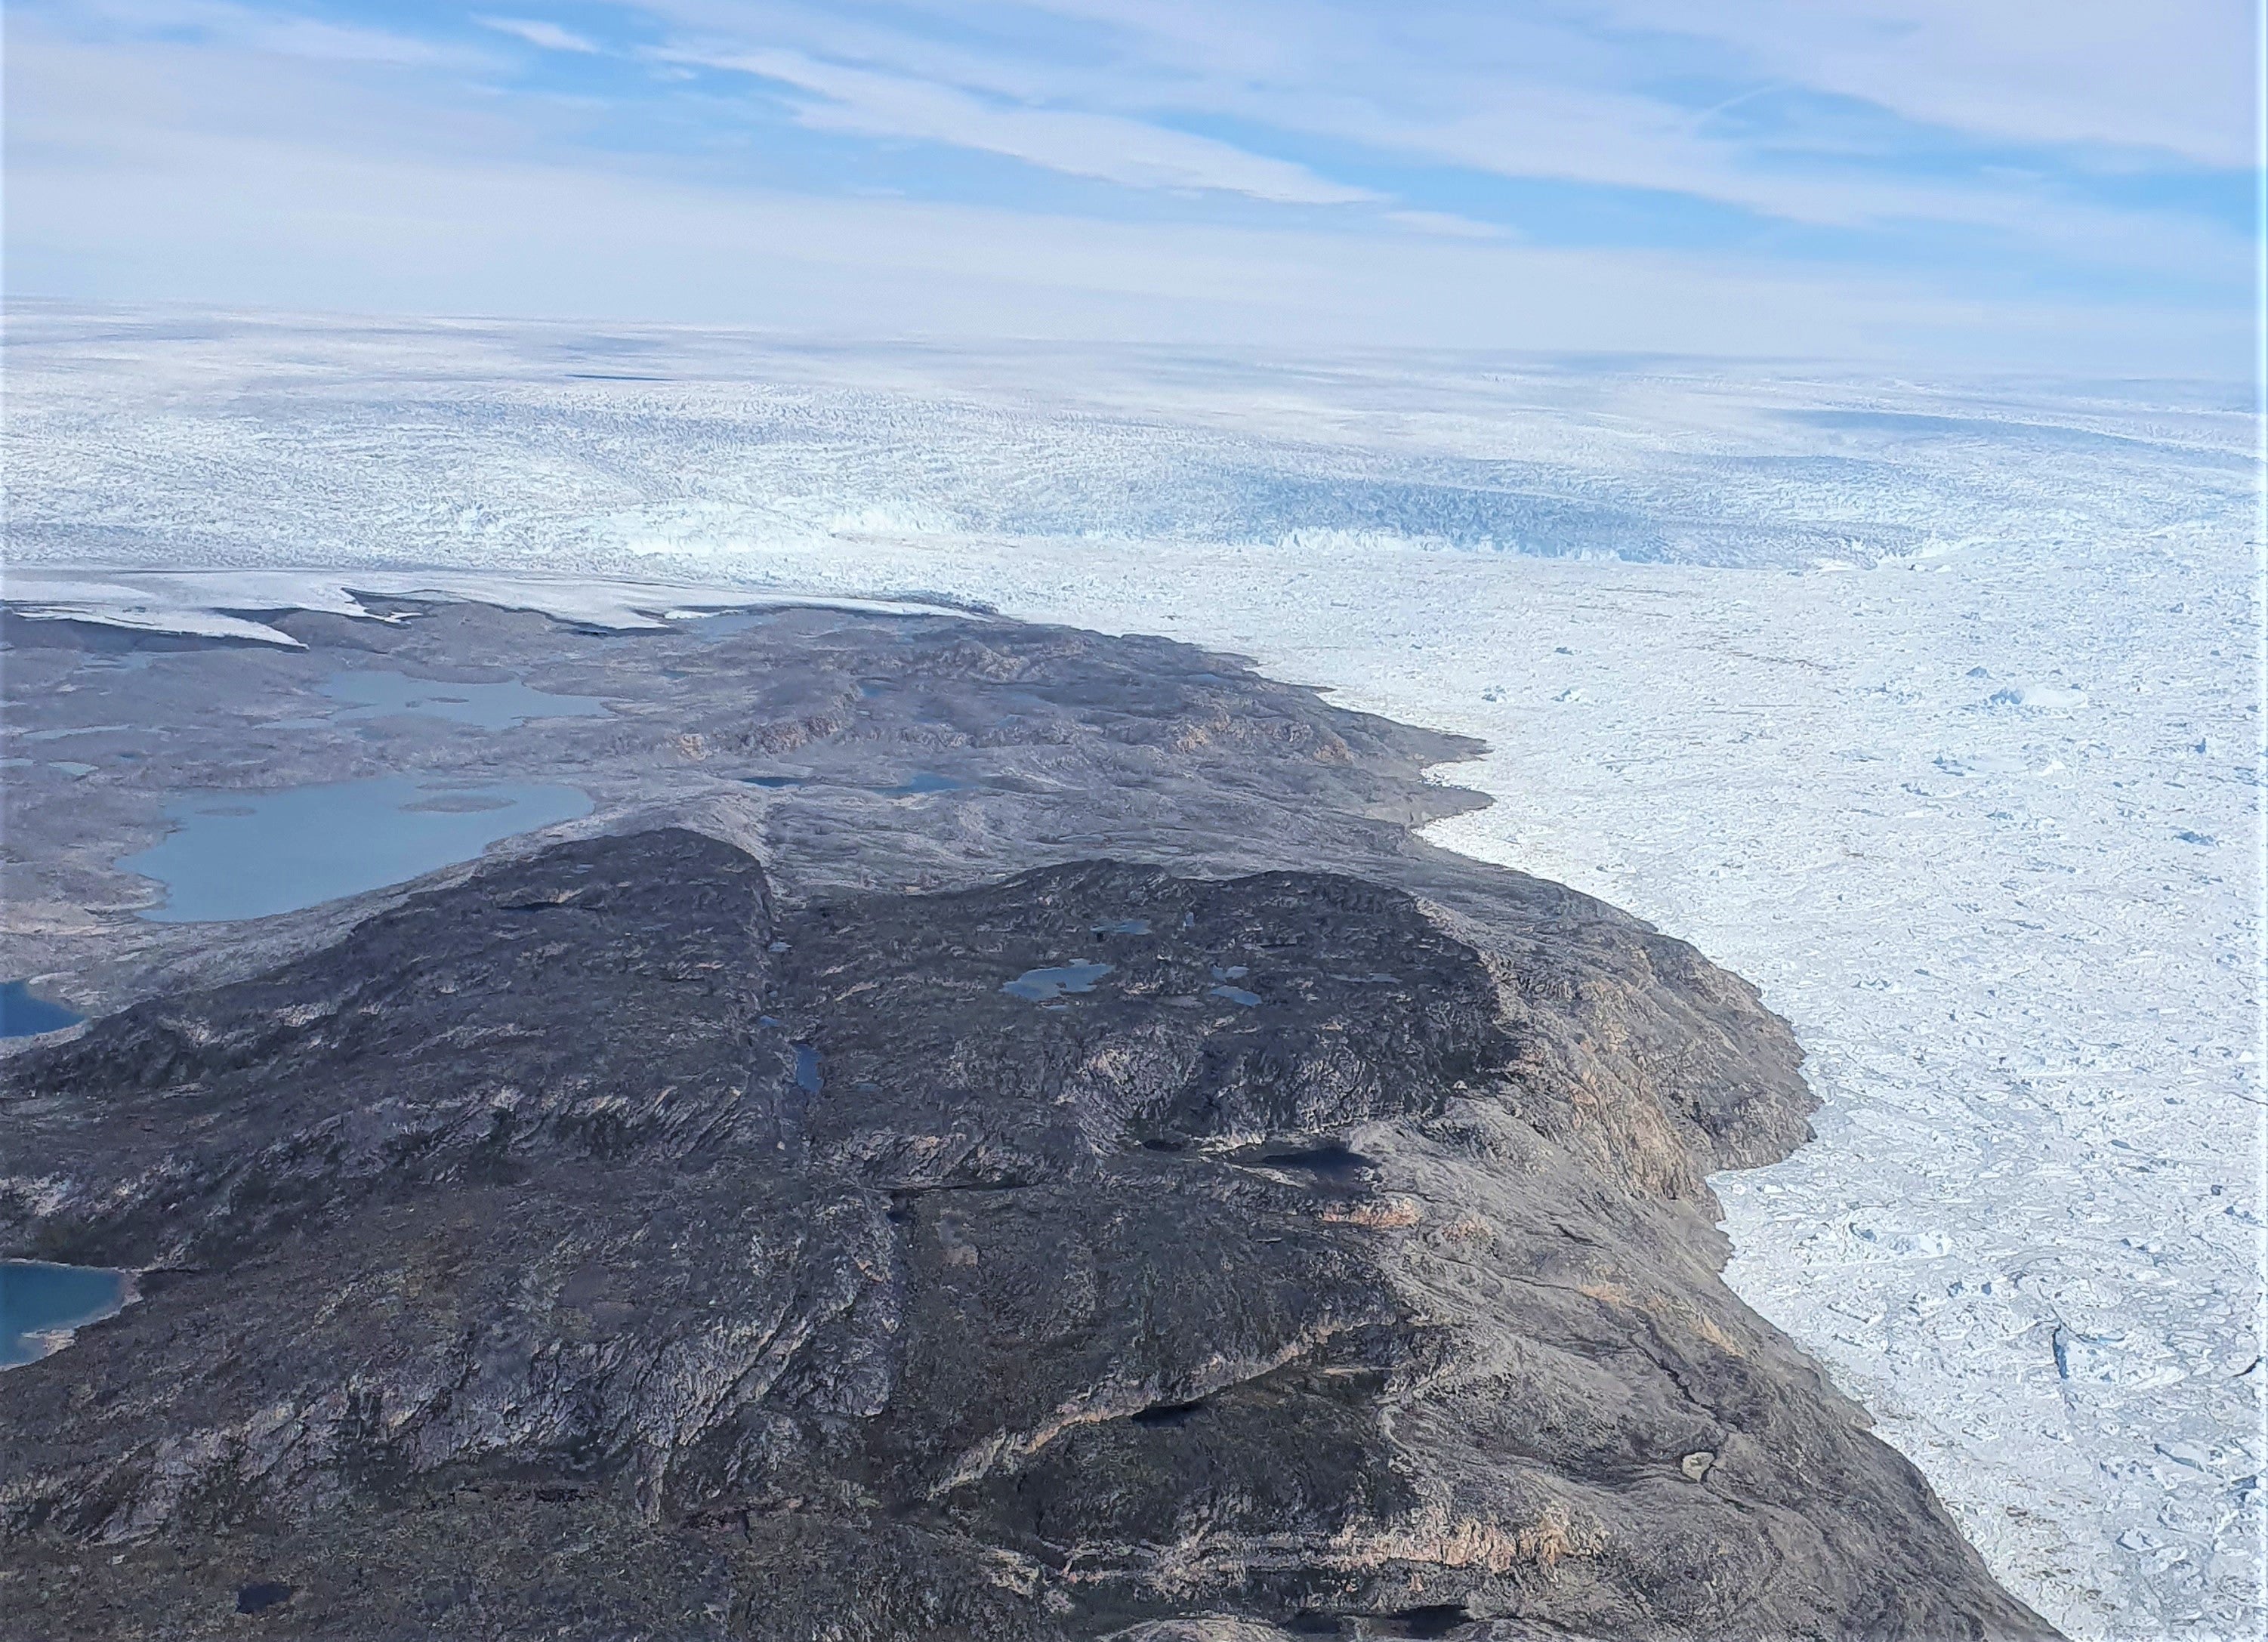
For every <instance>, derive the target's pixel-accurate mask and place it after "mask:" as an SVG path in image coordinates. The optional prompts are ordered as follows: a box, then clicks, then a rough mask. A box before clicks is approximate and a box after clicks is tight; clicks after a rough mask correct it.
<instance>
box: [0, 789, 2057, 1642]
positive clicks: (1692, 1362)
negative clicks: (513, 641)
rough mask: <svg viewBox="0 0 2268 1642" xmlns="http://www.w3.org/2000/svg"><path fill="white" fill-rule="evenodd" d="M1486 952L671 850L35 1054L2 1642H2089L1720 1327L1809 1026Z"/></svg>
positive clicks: (9, 1417)
mask: <svg viewBox="0 0 2268 1642" xmlns="http://www.w3.org/2000/svg"><path fill="white" fill-rule="evenodd" d="M1453 902H1454V903H1452V902H1451V901H1444V902H1440V903H1434V902H1421V901H1420V900H1418V899H1416V898H1414V897H1413V896H1412V895H1410V894H1408V893H1405V892H1404V891H1403V890H1401V889H1396V888H1391V887H1381V885H1379V884H1376V883H1373V882H1370V881H1366V880H1362V879H1359V878H1354V877H1350V876H1344V875H1338V874H1333V873H1303V872H1275V873H1263V874H1259V875H1256V876H1248V877H1241V878H1232V879H1193V878H1185V877H1178V876H1175V875H1173V874H1171V873H1167V871H1165V870H1163V869H1161V868H1159V867H1156V866H1149V865H1126V864H1122V863H1114V862H1108V861H1089V862H1079V863H1073V864H1070V865H1057V866H1050V867H1045V868H1042V869H1040V870H1037V871H1035V872H1030V873H1025V874H1023V875H1021V876H1019V877H1015V878H1012V879H1009V880H1006V881H1005V882H999V883H995V884H991V885H988V886H984V887H976V888H973V889H963V890H957V891H954V892H951V893H944V894H933V895H891V894H861V895H844V896H841V897H837V898H834V899H821V900H817V901H814V902H808V903H805V904H801V905H799V906H797V907H794V908H792V909H780V908H777V907H776V906H775V904H774V901H773V896H772V894H771V891H770V887H769V885H768V881H767V878H766V874H765V873H764V872H763V871H762V868H761V867H760V866H759V865H758V864H757V862H756V861H755V860H754V859H753V858H750V857H749V856H747V854H744V853H743V852H741V851H740V850H737V849H734V848H732V847H730V846H728V845H725V844H724V843H718V842H717V841H715V840H713V839H711V838H709V837H705V836H700V835H698V834H696V833H693V832H689V831H685V830H682V829H677V828H664V829H659V830H652V831H646V832H641V833H636V834H632V835H630V836H615V837H608V838H599V839H593V840H586V841H584V842H580V843H571V844H566V845H563V846H560V847H557V848H555V849H552V850H547V851H545V852H543V853H541V854H540V855H536V856H534V857H532V858H527V859H524V860H521V861H518V862H514V863H509V864H505V865H499V866H497V867H493V868H490V869H489V870H486V871H484V872H482V873H479V874H477V875H476V876H475V877H473V878H472V879H470V880H468V881H466V882H464V883H461V884H460V885H457V886H455V887H449V888H444V889H439V890H436V891H432V892H430V893H426V894H423V895H416V896H413V897H411V898H410V899H409V901H407V902H404V903H403V904H402V905H401V906H400V907H398V908H396V909H393V910H390V911H387V912H383V913H381V914H379V916H377V917H372V918H371V919H369V920H368V921H367V922H365V923H364V924H360V925H359V926H358V927H357V928H356V929H355V930H353V931H351V932H350V934H349V935H347V936H346V938H345V939H343V940H342V941H340V942H339V943H337V944H335V945H334V946H328V947H327V948H325V949H323V950H320V951H319V952H315V953H313V954H309V955H306V956H304V957H301V958H298V959H297V960H295V961H291V963H289V964H287V965H285V966H284V967H283V968H279V969H277V970H276V971H274V972H273V973H270V974H269V975H266V976H262V977H261V978H258V979H254V980H251V981H248V982H244V983H237V984H232V985H228V986H224V987H219V988H216V989H211V990H204V991H200V992H194V993H188V994H183V995H180V996H177V997H173V998H162V999H158V1000H154V1001H149V1002H144V1003H142V1004H138V1005H135V1006H133V1007H132V1008H129V1009H128V1010H126V1011H124V1012H122V1013H120V1014H117V1015H115V1016H113V1017H111V1018H109V1019H107V1020H103V1021H100V1022H99V1023H97V1024H96V1025H95V1026H94V1027H92V1028H91V1029H89V1030H88V1031H87V1033H86V1034H85V1035H84V1036H82V1037H81V1038H79V1039H77V1041H75V1042H68V1043H64V1044H62V1045H60V1046H57V1047H54V1048H49V1049H40V1050H36V1051H33V1052H31V1053H28V1054H26V1055H23V1056H20V1057H16V1058H14V1059H13V1060H11V1061H10V1062H9V1063H7V1064H6V1065H5V1067H4V1083H0V1252H4V1253H7V1254H10V1255H41V1256H44V1257H48V1258H54V1259H62V1260H69V1261H75V1262H79V1263H100V1264H119V1265H132V1266H135V1267H137V1268H143V1269H144V1277H143V1279H142V1283H141V1292H142V1294H143V1299H142V1300H140V1301H139V1303H137V1304H136V1305H134V1306H132V1307H129V1309H128V1310H127V1311H126V1312H125V1313H123V1314H122V1315H120V1316H119V1317H117V1318H116V1319H114V1320H113V1321H111V1322H107V1323H105V1324H103V1325H101V1326H99V1327H97V1328H93V1329H87V1330H85V1332H84V1333H83V1334H82V1335H81V1336H80V1337H79V1339H78V1340H77V1343H76V1344H73V1345H72V1346H71V1347H70V1349H69V1350H68V1351H63V1352H62V1353H59V1354H57V1355H56V1356H55V1357H52V1358H49V1359H45V1360H43V1361H41V1362H39V1363H35V1364H33V1365H30V1366H26V1367H24V1368H21V1369H18V1370H14V1371H11V1372H10V1373H8V1374H7V1376H6V1378H5V1381H4V1383H0V1535H4V1538H5V1542H6V1552H5V1556H4V1558H0V1561H4V1570H5V1571H4V1575H0V1634H4V1635H6V1636H8V1637H11V1638H13V1637H16V1636H19V1635H20V1636H25V1637H40V1638H48V1637H54V1638H64V1637H77V1636H85V1637H94V1636H103V1637H118V1636H146V1637H153V1638H154V1637H164V1638H187V1637H197V1636H207V1635H221V1634H238V1633H240V1632H242V1633H248V1632H250V1631H258V1632H259V1633H261V1634H272V1635H304V1636H320V1637H336V1638H407V1637H423V1636H430V1635H445V1636H460V1637H503V1636H529V1637H534V1636H545V1637H564V1638H631V1637H672V1638H677V1637H684V1638H694V1637H704V1638H705V1637H717V1638H723V1637H740V1638H781V1639H783V1642H784V1639H786V1638H821V1637H826V1638H900V1637H905V1638H1070V1637H1098V1636H1106V1635H1116V1636H1123V1637H1127V1638H1152V1639H1153V1642H1164V1639H1166V1638H1207V1639H1209V1642H1246V1639H1256V1638H1279V1639H1280V1638H1285V1637H1287V1636H1329V1635H1337V1636H1341V1637H1347V1638H1352V1637H1360V1636H1374V1637H1388V1636H1393V1637H1423V1636H1433V1637H1459V1638H1483V1637H1488V1638H1529V1637H1539V1638H1540V1637H1564V1636H1590V1637H1600V1638H1609V1637H1612V1638H1623V1637H1629V1638H1701V1637H1741V1638H1782V1637H1821V1638H1826V1637H1862V1636H1863V1637H1893V1636H1906V1637H1917V1638H1924V1637H1926V1638H1986V1637H1992V1638H2020V1637H2039V1636H2045V1635H2048V1634H2050V1633H2049V1632H2048V1631H2047V1628H2046V1627H2045V1626H2044V1625H2043V1624H2042V1623H2041V1622H2040V1621H2039V1620H2038V1619H2037V1618H2036V1616H2033V1615H2031V1614H2030V1613H2029V1612H2028V1611H2027V1610H2025V1609H2023V1608H2022V1607H2021V1605H2020V1604H2018V1603H2016V1602H2014V1600H2013V1599H2011V1598H2009V1597H2008V1596H2007V1594H2004V1593H2002V1592H2001V1591H2000V1590H1999V1588H1998V1587H1995V1586H1994V1585H1993V1583H1992V1580H1991V1579H1990V1578H1989V1576H1988V1575H1987V1574H1986V1573H1985V1570H1984V1568H1983V1566H1982V1565H1981V1564H1980V1563H1979V1562H1978V1560H1977V1557H1976V1556H1975V1554H1974V1552H1973V1551H1971V1550H1970V1549H1969V1547H1968V1546H1967V1545H1966V1544H1965V1543H1963V1542H1962V1540H1961V1538H1960V1536H1959V1535H1958V1534H1957V1532H1956V1531H1955V1528H1954V1527H1953V1526H1952V1524H1951V1522H1950V1521H1948V1518H1947V1517H1946V1515H1945V1513H1944V1512H1943V1511H1942V1509H1941V1508H1940V1506H1938V1504H1937V1502H1936V1501H1935V1499H1934V1498H1933V1497H1932V1496H1931V1494H1930V1492H1929V1491H1928V1489H1927V1488H1926V1485H1925V1484H1924V1483H1923V1482H1922V1480H1921V1479H1920V1477H1919V1476H1918V1474H1917V1473H1916V1472H1915V1471H1914V1470H1913V1469H1912V1468H1911V1466H1910V1465H1908V1464H1907V1463H1906V1462H1905V1461H1904V1460H1903V1459H1902V1458H1900V1457H1899V1456H1898V1455H1896V1454H1895V1453H1893V1452H1892V1451H1891V1450H1890V1449H1889V1448H1888V1447H1885V1446H1883V1445H1882V1444H1881V1443H1880V1442H1878V1441H1876V1440H1874V1438H1872V1437H1871V1436H1870V1435H1869V1434H1867V1431H1866V1430H1865V1428H1864V1419H1863V1416H1862V1415H1861V1414H1860V1413H1859V1410H1857V1409H1855V1408H1854V1407H1853V1406H1852V1405H1851V1404H1850V1403H1846V1402H1845V1401H1844V1400H1843V1399H1842V1398H1840V1397H1839V1396H1838V1395H1836V1394H1835V1393H1834V1391H1833V1390H1832V1389H1831V1388H1830V1387H1828V1386H1827V1385H1826V1384H1824V1383H1823V1380H1822V1379H1821V1377H1820V1376H1819V1374H1818V1373H1817V1372H1816V1370H1815V1368H1814V1367H1813V1366H1811V1365H1809V1364H1808V1362H1807V1361H1806V1360H1805V1359H1803V1358H1802V1357H1801V1356H1800V1354H1798V1353H1797V1352H1796V1351H1794V1350H1793V1347H1792V1346H1790V1345H1789V1344H1787V1342H1786V1341H1785V1340H1784V1339H1782V1338H1781V1337H1780V1336H1778V1335H1777V1334H1776V1333H1775V1332H1774V1331H1773V1330H1772V1329H1770V1328H1769V1327H1768V1326H1767V1325H1766V1324H1764V1322H1762V1321H1761V1320H1759V1319H1758V1318H1756V1316H1754V1315H1753V1314H1750V1313H1749V1312H1748V1311H1747V1310H1746V1309H1745V1308H1744V1307H1742V1306H1741V1305H1740V1304H1739V1302H1738V1301H1737V1300H1734V1298H1733V1297H1732V1296H1731V1294H1730V1293H1729V1292H1727V1291H1726V1290H1725V1289H1724V1288H1723V1287H1722V1285H1720V1283H1719V1281H1718V1278H1717V1271H1718V1269H1719V1266H1720V1264H1721V1261H1722V1255H1723V1250H1722V1243H1721V1239H1720V1238H1719V1236H1718V1234H1717V1233H1715V1232H1714V1230H1713V1229H1712V1227H1711V1226H1710V1225H1709V1222H1708V1218H1707V1216H1708V1204H1707V1199H1706V1193H1705V1189H1704V1188H1703V1187H1702V1185H1701V1183H1700V1182H1701V1177H1702V1175H1703V1174H1704V1173H1705V1172H1706V1171H1708V1170H1710V1169H1713V1168H1718V1167H1726V1166H1728V1165H1732V1164H1738V1163H1743V1162H1754V1161H1760V1160H1764V1159H1767V1158H1771V1157H1774V1156H1778V1155H1781V1154H1782V1153H1784V1152H1785V1151H1786V1149H1787V1148H1788V1147H1789V1146H1791V1145H1793V1144H1795V1143H1796V1142H1797V1141H1798V1140H1800V1138H1801V1136H1802V1133H1803V1122H1804V1114H1805V1112H1806V1111H1807V1110H1808V1095H1806V1094H1805V1093H1804V1091H1803V1089H1802V1086H1801V1084H1800V1080H1799V1079H1797V1078H1796V1076H1795V1071H1794V1067H1795V1063H1796V1054H1795V1051H1794V1048H1793V1043H1792V1042H1790V1041H1789V1040H1788V1038H1787V1036H1786V1031H1785V1028H1784V1027H1782V1026H1781V1025H1780V1023H1778V1021H1777V1020H1775V1019H1774V1018H1772V1017H1771V1015H1769V1014H1768V1013H1767V1012H1764V1010H1763V1009H1762V1008H1761V1006H1760V1005H1758V1004H1757V1003H1756V998H1755V996H1754V994H1753V992H1751V991H1750V990H1749V989H1748V988H1747V987H1745V986H1744V985H1743V984H1742V983H1740V982H1738V981H1737V980H1735V979H1734V978H1733V977H1730V976H1725V975H1724V974H1722V973H1721V972H1719V971H1718V970H1715V969H1714V968H1712V967H1711V966H1709V965H1708V964H1707V963H1706V962H1705V961H1703V960H1701V959H1700V958H1699V957H1698V956H1697V954H1693V953H1692V952H1691V951H1690V949H1688V948H1685V947H1683V946H1680V945H1679V944H1678V943H1676V942H1674V941H1670V940H1668V939H1665V938H1663V937H1661V936H1659V935H1656V934H1654V933H1653V931H1648V930H1646V929H1645V928H1644V926H1642V925H1639V924H1636V923H1635V922H1634V921H1631V920H1628V919H1624V918H1621V917H1619V916H1618V915H1610V914H1609V913H1607V911H1606V910H1605V909H1600V908H1598V907H1597V906H1596V904H1595V903H1593V902H1586V901H1584V900H1583V899H1582V898H1581V897H1579V896H1573V895H1568V894H1567V893H1566V892H1564V891H1557V890H1554V889H1553V888H1552V887H1550V886H1542V885H1536V884H1535V883H1534V882H1533V880H1517V879H1513V878H1510V877H1506V879H1505V880H1504V888H1503V893H1502V895H1501V898H1500V899H1499V900H1496V901H1493V902H1491V900H1490V899H1489V898H1488V896H1486V895H1483V894H1479V893H1464V894H1461V895H1457V896H1455V897H1454V898H1453ZM1035 971H1036V972H1039V973H1038V974H1036V975H1035V974H1034V972H1035ZM1019 982H1021V984H1018V985H1012V983H1019Z"/></svg>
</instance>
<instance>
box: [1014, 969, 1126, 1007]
mask: <svg viewBox="0 0 2268 1642" xmlns="http://www.w3.org/2000/svg"><path fill="white" fill-rule="evenodd" d="M1110 970H1111V966H1110V965H1109V964H1107V963H1059V964H1056V965H1054V966H1052V967H1050V968H1045V969H1027V970H1025V971H1024V972H1023V974H1021V975H1020V976H1017V977H1016V978H1015V979H1014V980H1013V981H1003V982H1001V983H1000V990H1002V991H1004V992H1006V993H1008V994H1009V995H1010V996H1011V997H1013V998H1024V999H1027V1001H1029V1002H1031V1003H1035V1004H1046V1003H1052V1002H1053V1001H1054V1000H1055V999H1057V998H1061V997H1062V996H1063V995H1064V993H1065V992H1091V991H1093V990H1094V983H1096V982H1097V981H1099V980H1101V978H1102V977H1103V976H1106V975H1108V974H1109V973H1110Z"/></svg>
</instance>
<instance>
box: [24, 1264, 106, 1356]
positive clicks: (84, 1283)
mask: <svg viewBox="0 0 2268 1642" xmlns="http://www.w3.org/2000/svg"><path fill="white" fill-rule="evenodd" d="M133 1293H134V1290H133V1274H132V1273H130V1272H126V1271H113V1270H108V1269H107V1268H104V1267H99V1266H56V1265H49V1264H48V1263H47V1262H45V1261H42V1260H0V1368H15V1367H18V1366H20V1365H22V1364H25V1363H35V1362H37V1361H39V1359H40V1358H42V1357H45V1356H47V1355H48V1353H49V1352H50V1351H55V1350H57V1349H58V1348H60V1347H61V1346H63V1345H64V1344H68V1336H69V1334H70V1330H71V1329H77V1328H79V1327H81V1326H83V1325H85V1324H86V1323H90V1322H99V1321H101V1320H102V1319H103V1318H105V1317H108V1316H113V1315H114V1314H116V1313H117V1312H118V1311H119V1309H120V1308H121V1307H123V1306H124V1305H125V1304H126V1302H127V1301H128V1300H130V1299H132V1298H133Z"/></svg>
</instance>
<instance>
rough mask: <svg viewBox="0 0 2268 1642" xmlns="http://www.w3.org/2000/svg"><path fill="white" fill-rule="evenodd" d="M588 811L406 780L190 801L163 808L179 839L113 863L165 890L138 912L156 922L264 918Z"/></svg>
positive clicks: (543, 798) (428, 868)
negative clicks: (154, 902)
mask: <svg viewBox="0 0 2268 1642" xmlns="http://www.w3.org/2000/svg"><path fill="white" fill-rule="evenodd" d="M591 809H592V804H591V799H590V797H589V795H588V794H586V793H585V792H581V791H580V790H578V789H577V788H574V787H566V786H539V785H535V784H529V783H525V782H511V781H499V782H491V783H488V784H483V785H478V786H457V785H446V784H438V783H428V784H421V783H419V782H417V781H416V780H414V779H412V778H411V777H408V776H381V777H374V778H372V779H369V780H364V781H339V782H330V783H326V784H321V785H317V786H306V787H287V788H284V790H283V791H281V792H193V793H187V794H184V795H183V796H182V797H180V798H179V799H175V800H173V802H172V803H169V804H168V805H166V818H167V819H168V820H170V821H173V824H174V829H173V832H171V833H169V834H168V835H167V836H166V837H165V838H164V839H163V840H161V841H160V842H159V843H157V844H155V845H153V846H152V847H151V848H150V849H147V850H142V851H140V852H139V853H137V854H134V855H128V856H122V857H120V858H119V859H118V862H117V865H119V866H120V867H121V868H122V869H123V870H124V871H126V872H129V873H140V874H141V875H142V876H143V877H144V878H154V879H156V880H158V882H159V883H160V884H162V885H164V886H165V887H166V900H165V902H164V904H163V905H161V906H158V907H153V908H151V909H149V910H148V911H145V912H144V913H143V914H142V916H143V917H145V918H147V919H149V920H151V922H152V923H157V924H203V923H210V922H216V921H218V920H222V919H228V918H259V917H269V916H270V915H272V914H275V913H278V912H296V911H298V909H300V908H302V907H312V906H315V905H317V904H319V903H320V902H325V901H335V900H337V899H338V898H339V897H340V896H342V895H360V894H362V893H363V892H364V891H365V890H371V889H379V888H383V887H385V886H387V885H388V884H399V883H402V882H404V881H406V880H409V879H412V878H416V877H418V876H420V875H422V874H423V873H430V872H432V871H434V870H435V869H436V868H438V867H443V866H447V865H451V864H452V863H453V862H457V861H468V860H470V859H472V858H474V857H475V856H477V855H478V854H480V852H481V851H482V850H485V849H487V848H488V847H489V845H490V844H492V843H496V842H497V840H498V839H502V838H509V837H512V836H513V835H515V834H517V833H523V832H533V831H534V830H535V829H536V828H540V827H550V826H556V824H557V823H559V822H561V821H574V820H576V819H578V817H581V816H585V815H587V814H590V813H591Z"/></svg>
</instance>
